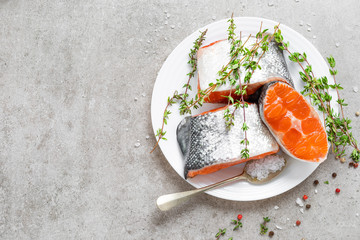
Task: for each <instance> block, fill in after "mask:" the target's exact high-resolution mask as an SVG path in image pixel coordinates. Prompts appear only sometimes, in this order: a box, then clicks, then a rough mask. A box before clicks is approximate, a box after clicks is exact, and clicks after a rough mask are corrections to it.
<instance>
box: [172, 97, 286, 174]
mask: <svg viewBox="0 0 360 240" xmlns="http://www.w3.org/2000/svg"><path fill="white" fill-rule="evenodd" d="M226 108H227V106H226V107H222V108H218V109H215V110H212V111H209V112H205V113H202V114H200V115H197V116H194V117H186V118H185V119H183V120H182V121H181V122H180V124H179V126H178V128H177V140H178V143H179V146H180V149H181V151H182V153H183V155H184V157H185V169H184V175H185V178H192V177H195V176H196V175H198V174H202V175H204V174H209V173H213V172H216V171H218V170H220V169H223V168H227V167H230V166H233V165H236V164H240V163H243V162H246V161H249V160H251V159H260V158H263V157H265V156H267V155H269V154H274V153H276V152H278V151H279V149H280V148H279V145H278V144H277V142H276V140H275V139H274V137H273V136H272V135H271V133H270V132H269V130H268V129H267V127H266V126H265V125H264V124H263V123H262V121H261V119H260V115H259V110H258V106H257V104H255V103H254V104H249V106H248V108H246V123H247V125H248V126H249V130H248V131H247V138H248V140H249V145H248V149H249V155H250V158H248V159H243V158H241V150H242V149H244V147H245V146H244V145H243V144H240V142H241V140H243V139H244V137H245V136H244V131H243V130H242V129H241V127H242V125H243V122H244V116H243V110H242V109H237V110H236V111H235V120H234V126H232V127H231V129H230V130H228V129H227V128H226V125H225V120H224V111H225V109H226ZM229 110H230V112H232V111H233V110H234V107H233V106H229Z"/></svg>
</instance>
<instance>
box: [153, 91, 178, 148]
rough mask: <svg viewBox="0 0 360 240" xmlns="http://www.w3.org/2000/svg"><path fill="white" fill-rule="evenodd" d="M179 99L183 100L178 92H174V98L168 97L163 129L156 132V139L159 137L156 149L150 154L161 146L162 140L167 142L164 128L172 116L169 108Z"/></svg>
mask: <svg viewBox="0 0 360 240" xmlns="http://www.w3.org/2000/svg"><path fill="white" fill-rule="evenodd" d="M179 99H182V97H181V96H180V95H179V94H178V92H177V91H175V92H174V94H173V96H172V97H168V100H167V104H166V107H165V110H164V114H163V119H162V125H161V128H159V129H158V130H157V131H156V135H155V136H156V137H158V140H157V142H156V144H155V146H154V148H153V149H152V150H151V152H150V153H152V152H153V151H154V150H155V149H156V147H157V146H158V145H159V142H160V140H161V139H163V140H167V139H166V138H165V137H164V136H165V134H166V131H164V127H165V125H167V119H168V118H169V115H170V114H171V112H170V110H168V108H169V107H170V106H172V105H173V104H174V103H176V100H179Z"/></svg>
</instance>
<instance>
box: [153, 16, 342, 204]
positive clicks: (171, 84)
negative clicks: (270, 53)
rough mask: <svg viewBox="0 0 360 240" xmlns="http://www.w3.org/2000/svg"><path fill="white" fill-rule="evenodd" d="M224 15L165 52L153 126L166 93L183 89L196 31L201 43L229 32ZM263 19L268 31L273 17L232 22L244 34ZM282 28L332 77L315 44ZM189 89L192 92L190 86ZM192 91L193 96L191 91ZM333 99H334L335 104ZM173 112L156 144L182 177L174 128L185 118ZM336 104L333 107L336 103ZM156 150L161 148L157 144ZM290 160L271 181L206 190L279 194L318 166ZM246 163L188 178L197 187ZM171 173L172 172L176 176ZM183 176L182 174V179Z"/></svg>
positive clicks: (227, 195) (226, 195)
mask: <svg viewBox="0 0 360 240" xmlns="http://www.w3.org/2000/svg"><path fill="white" fill-rule="evenodd" d="M227 20H228V19H224V20H221V21H218V22H215V23H212V24H209V25H207V26H205V27H203V28H201V29H199V30H198V31H196V32H194V33H193V34H191V35H190V36H188V37H187V38H185V39H184V40H183V41H182V42H181V43H180V44H179V45H178V46H177V47H176V48H175V49H174V50H173V52H172V53H171V54H170V55H169V57H168V58H167V59H166V61H165V63H164V64H163V66H162V68H161V70H160V72H159V73H158V77H157V79H156V82H155V86H154V90H153V95H152V100H151V118H152V125H153V129H154V132H155V133H156V130H157V129H159V128H160V127H161V124H162V116H163V111H164V109H165V106H166V103H167V98H168V97H169V96H172V94H173V93H174V91H175V90H178V91H179V93H181V92H183V89H182V86H183V85H184V83H185V82H186V81H187V75H186V74H187V73H188V72H190V66H189V64H187V61H188V54H189V51H190V49H191V48H192V46H193V42H194V41H195V39H196V38H197V37H198V36H199V31H203V30H205V29H208V32H207V35H206V41H205V42H204V44H203V46H204V45H207V44H209V43H211V42H214V41H216V40H220V39H225V38H227V28H228V23H227ZM261 21H262V22H263V28H262V29H265V28H268V29H269V32H273V29H274V26H275V25H277V24H278V23H277V22H274V21H271V20H267V19H262V18H252V17H241V18H235V19H234V22H235V24H236V26H237V31H240V29H241V31H242V36H247V35H248V34H250V33H251V34H253V35H254V34H256V33H257V32H258V31H259V27H260V23H261ZM280 29H281V31H282V34H283V36H284V40H285V41H289V42H290V50H291V51H297V52H306V53H307V57H308V60H309V62H310V64H312V66H313V72H314V74H315V75H316V76H327V78H328V79H329V81H330V83H331V79H332V78H331V77H330V75H329V70H328V66H327V63H326V62H325V60H324V59H323V58H322V56H321V55H320V53H319V52H318V51H317V49H316V48H315V47H314V46H313V45H312V44H311V43H310V42H309V41H308V40H306V39H305V38H304V37H303V36H302V35H300V34H299V33H297V32H296V31H294V30H292V29H291V28H289V27H287V26H285V25H283V24H281V25H280ZM286 60H287V63H288V68H289V71H290V73H291V76H292V79H293V80H294V84H295V87H296V89H297V90H299V91H300V90H302V88H303V83H302V81H301V79H300V77H299V74H298V72H299V71H300V69H299V66H297V64H296V63H292V62H290V61H289V60H288V58H287V56H286ZM191 84H192V86H193V89H194V90H195V89H197V78H196V77H195V78H193V79H192V80H191ZM192 94H195V93H194V92H192ZM330 94H331V95H332V96H333V101H335V100H336V94H335V92H334V91H332V92H330ZM190 97H192V96H191V95H190ZM335 105H336V104H333V106H335ZM217 107H219V105H216V104H206V105H205V106H204V107H203V108H201V109H199V110H197V111H193V115H195V114H197V113H200V112H204V111H206V110H208V109H213V108H217ZM169 110H170V111H171V112H172V114H171V115H170V117H169V120H168V125H166V126H165V129H164V130H165V131H167V133H166V138H167V139H168V140H167V141H164V140H162V141H160V148H161V150H162V152H163V154H164V155H165V157H166V159H167V160H168V162H169V163H170V165H171V166H172V167H173V168H174V169H175V171H176V172H177V173H178V174H179V175H180V176H181V178H183V179H184V159H183V156H182V154H181V151H180V149H179V146H178V143H177V140H176V128H177V125H178V123H179V122H180V121H181V120H182V119H183V118H184V116H180V114H179V113H178V105H174V106H172V107H171V108H170V109H169ZM335 110H336V109H335ZM157 151H159V149H158V150H157ZM287 161H288V164H287V166H286V168H285V169H284V171H283V172H282V173H281V174H280V175H279V176H278V177H277V178H275V179H273V180H272V181H270V182H268V183H266V184H263V185H253V184H250V183H248V182H245V181H242V182H235V183H232V184H229V185H226V186H224V187H222V188H218V189H214V190H211V191H208V192H207V193H208V194H210V195H213V196H216V197H219V198H223V199H229V200H236V201H253V200H260V199H265V198H269V197H272V196H276V195H279V194H281V193H283V192H286V191H288V190H289V189H291V188H293V187H295V186H296V185H298V184H300V183H301V182H302V181H303V180H305V179H306V178H307V177H308V176H309V175H310V174H311V173H312V172H313V171H314V170H315V169H316V168H317V167H318V165H319V164H317V163H307V162H302V161H297V160H294V159H292V158H290V157H287ZM243 165H244V164H240V165H237V166H233V167H230V168H227V169H223V170H220V171H218V172H215V173H212V174H208V175H204V176H196V177H195V178H193V179H189V180H188V182H189V183H190V184H191V185H193V186H194V187H196V188H200V187H203V186H206V185H209V184H212V183H215V182H219V181H221V180H223V179H226V178H229V177H232V176H234V175H237V174H239V172H241V171H242V168H243ZM174 177H175V176H174ZM184 181H185V180H184Z"/></svg>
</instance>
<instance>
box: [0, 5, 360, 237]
mask: <svg viewBox="0 0 360 240" xmlns="http://www.w3.org/2000/svg"><path fill="white" fill-rule="evenodd" d="M359 9H360V2H359V1H357V0H351V1H350V0H348V1H334V0H331V1H310V0H299V1H294V0H288V1H276V0H274V1H260V0H256V1H250V0H248V1H235V0H233V1H221V3H220V1H215V0H212V1H197V2H194V1H144V0H142V1H136V2H135V1H115V0H107V1H104V0H98V1H96V0H91V1H80V0H74V1H67V0H66V1H64V0H61V1H46V0H34V1H20V0H0V239H215V237H214V236H215V234H216V232H217V231H218V229H219V228H228V229H229V230H228V233H227V234H226V235H225V236H224V237H222V238H221V239H228V238H229V237H231V236H232V237H234V240H235V239H268V238H269V237H268V236H260V235H259V224H260V223H261V221H262V217H264V216H269V217H270V218H271V222H270V223H269V224H268V226H269V229H270V230H274V232H275V236H274V237H273V239H299V240H300V239H302V238H305V239H309V240H310V239H326V240H328V239H359V238H360V237H359V235H360V229H359V220H360V217H358V216H357V213H360V205H359V198H360V193H359V171H358V170H351V169H349V168H348V165H347V164H341V163H340V162H339V161H336V160H334V158H333V156H330V157H329V159H328V160H327V161H326V162H325V163H324V164H322V165H321V166H320V167H319V168H318V169H317V170H316V171H315V172H314V173H313V174H312V175H311V176H310V177H309V178H308V179H307V180H306V181H304V182H303V183H302V184H300V185H299V186H297V187H295V188H294V189H292V190H291V191H288V192H286V193H284V194H282V195H280V196H277V197H274V198H271V199H268V200H263V201H256V202H233V201H226V200H222V199H218V198H215V197H211V196H209V195H207V194H203V195H199V196H196V197H194V198H193V199H191V200H190V201H189V202H188V203H186V204H184V205H182V206H180V207H178V208H176V209H173V210H172V211H169V212H166V213H163V212H160V211H159V210H158V209H157V208H156V206H155V200H156V198H157V197H158V196H159V195H162V194H166V193H171V192H177V191H184V190H189V189H191V187H190V185H189V184H187V183H186V182H185V181H183V180H182V179H181V178H180V177H179V176H178V175H177V174H176V173H175V171H174V170H173V169H172V168H171V166H170V165H169V164H168V163H167V161H166V159H165V158H164V156H163V155H162V153H161V151H160V150H157V151H155V152H154V153H153V154H149V150H150V149H151V147H152V146H153V145H154V144H155V138H154V135H153V131H152V126H151V120H150V97H151V94H152V88H153V85H154V82H155V79H156V76H157V72H158V71H159V69H160V67H161V66H162V64H163V62H164V60H165V59H166V57H167V56H168V55H169V54H170V52H171V51H172V50H173V49H174V48H175V47H176V46H177V45H178V44H179V43H180V42H181V41H182V40H183V39H184V38H185V37H186V36H188V35H189V34H191V33H192V32H193V31H195V30H196V29H198V28H200V27H202V26H204V25H206V24H208V23H211V22H213V21H214V19H215V21H216V20H220V19H223V18H227V17H229V16H230V15H231V12H234V13H235V16H258V17H264V18H269V19H273V20H276V21H280V22H282V23H284V24H286V25H288V26H290V27H291V28H293V29H295V30H296V31H298V32H300V33H301V34H303V35H304V36H305V37H306V38H307V39H309V40H310V41H311V42H312V43H313V44H314V45H315V46H316V47H317V48H318V49H319V51H320V52H321V53H322V54H323V56H328V55H329V54H333V55H334V57H335V58H336V60H337V63H338V65H337V66H338V70H339V76H338V79H339V81H340V82H341V83H342V85H343V86H344V87H345V89H344V91H343V95H346V100H347V102H348V103H349V106H348V107H347V108H346V110H345V112H346V115H347V116H349V117H350V118H351V119H352V120H353V133H354V135H355V136H356V137H357V138H358V139H359V138H360V134H359V129H360V123H359V121H360V119H359V118H356V117H355V115H354V113H355V112H356V111H358V110H360V107H359V100H360V97H359V96H360V95H359V94H360V93H355V92H354V91H353V89H352V88H353V86H358V87H360V83H359V65H360V60H359V57H358V56H359V54H360V44H359V39H360V33H359V30H360V25H359V22H360V17H359ZM166 13H168V15H167V14H166ZM300 21H303V22H304V26H300V24H299V22H300ZM165 22H168V24H165ZM307 23H309V24H311V32H308V31H307V29H308V26H307V25H306V24H307ZM172 25H173V26H174V28H171V26H172ZM313 36H316V38H314V37H313ZM336 43H339V44H340V45H339V46H338V47H336V46H335V44H336ZM142 94H144V96H142ZM135 97H137V98H138V101H134V98H135ZM147 135H149V136H150V139H146V136H147ZM137 140H140V144H141V145H140V147H139V148H135V147H134V144H135V143H136V142H137ZM299 171H300V170H299ZM332 172H337V174H338V177H337V178H336V179H334V180H333V179H332V178H331V173H332ZM315 179H319V180H320V182H323V181H325V180H329V181H330V185H328V186H327V185H324V184H321V185H320V186H319V187H318V188H317V189H318V194H315V193H314V187H313V186H312V182H313V181H314V180H315ZM336 187H340V188H341V194H340V195H335V194H334V189H335V188H336ZM303 194H307V195H309V203H311V205H312V207H311V209H310V210H308V211H305V213H304V214H301V213H300V212H299V208H298V207H297V206H296V204H295V199H296V198H297V197H301V196H302V195H303ZM275 205H278V206H279V209H278V210H274V206H275ZM239 213H241V214H242V215H243V216H244V217H243V224H244V227H243V228H242V229H240V230H239V231H236V232H233V231H232V230H231V223H230V221H231V220H232V219H235V217H236V216H237V214H239ZM287 218H288V219H289V220H287ZM297 219H300V220H301V221H302V224H301V226H299V227H294V226H293V224H294V223H295V221H296V220H297ZM275 225H278V226H281V227H282V228H283V229H282V230H277V229H275Z"/></svg>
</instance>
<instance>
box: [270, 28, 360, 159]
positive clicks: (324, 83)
mask: <svg viewBox="0 0 360 240" xmlns="http://www.w3.org/2000/svg"><path fill="white" fill-rule="evenodd" d="M275 41H277V42H278V43H279V44H280V46H279V47H280V48H281V49H282V50H285V51H287V52H288V53H289V59H290V60H291V61H293V62H296V63H298V65H299V66H300V67H301V69H302V72H299V74H300V77H301V79H302V80H303V81H304V82H305V86H304V90H303V91H302V92H301V93H302V94H303V95H305V96H310V98H311V99H312V103H313V104H314V105H316V106H317V107H318V109H319V110H320V111H321V112H323V114H324V119H325V120H324V121H325V126H326V132H327V135H328V140H329V141H330V143H331V146H332V151H333V152H334V153H335V154H336V157H337V158H340V157H343V156H345V149H346V147H348V146H351V147H352V148H353V151H352V153H351V155H350V157H351V159H352V160H353V161H354V162H359V158H360V150H359V148H358V146H357V141H356V139H355V138H354V137H353V134H352V133H351V132H350V129H351V126H350V123H351V120H350V119H348V118H345V115H344V111H343V107H345V106H347V104H346V103H345V100H344V99H342V98H341V97H340V94H339V90H342V89H343V88H342V87H341V85H340V84H339V83H337V82H336V79H335V76H336V75H337V72H338V71H337V70H336V69H335V64H336V63H335V59H334V58H333V57H332V56H330V57H329V58H327V61H328V64H329V66H330V68H329V72H330V74H331V75H332V77H333V80H334V84H329V83H328V79H327V77H326V76H324V77H320V78H316V77H315V76H314V73H313V71H312V66H311V65H310V63H309V62H308V59H307V56H306V53H303V54H301V53H299V52H291V51H290V50H289V42H287V43H284V40H283V36H282V35H281V31H279V32H278V33H277V34H276V36H275ZM302 63H305V64H306V66H303V65H302ZM330 88H332V89H335V90H336V93H337V97H338V100H337V103H338V105H339V107H340V112H341V114H338V113H336V112H335V111H334V109H333V108H331V105H330V102H331V100H332V97H331V95H330V94H329V89H330Z"/></svg>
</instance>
